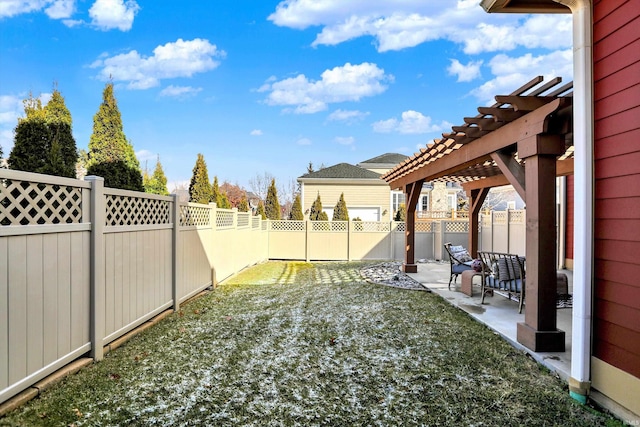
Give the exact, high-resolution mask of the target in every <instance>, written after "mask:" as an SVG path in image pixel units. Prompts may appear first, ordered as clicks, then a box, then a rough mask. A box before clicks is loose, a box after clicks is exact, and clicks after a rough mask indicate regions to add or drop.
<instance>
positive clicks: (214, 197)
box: [211, 176, 231, 209]
mask: <svg viewBox="0 0 640 427" xmlns="http://www.w3.org/2000/svg"><path fill="white" fill-rule="evenodd" d="M211 201H212V202H215V203H216V206H217V207H219V208H220V209H231V203H230V202H229V198H228V197H227V195H226V194H225V193H224V192H222V191H220V186H219V185H218V177H217V176H214V177H213V185H212V186H211Z"/></svg>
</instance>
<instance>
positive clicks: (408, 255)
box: [402, 179, 424, 273]
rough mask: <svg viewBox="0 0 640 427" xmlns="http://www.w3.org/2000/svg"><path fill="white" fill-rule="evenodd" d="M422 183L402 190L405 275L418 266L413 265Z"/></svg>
mask: <svg viewBox="0 0 640 427" xmlns="http://www.w3.org/2000/svg"><path fill="white" fill-rule="evenodd" d="M423 182H424V180H422V179H421V180H419V181H416V182H413V183H411V184H407V185H406V186H405V189H404V192H405V201H406V206H405V209H406V213H407V218H406V223H405V231H404V264H402V271H404V272H405V273H417V272H418V266H417V265H416V263H415V242H416V206H417V205H418V198H419V197H420V192H421V191H422V183H423Z"/></svg>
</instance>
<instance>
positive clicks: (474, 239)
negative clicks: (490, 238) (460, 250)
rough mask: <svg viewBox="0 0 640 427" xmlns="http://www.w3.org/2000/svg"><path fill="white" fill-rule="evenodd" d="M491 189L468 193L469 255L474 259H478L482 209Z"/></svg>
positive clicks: (475, 190) (474, 190)
mask: <svg viewBox="0 0 640 427" xmlns="http://www.w3.org/2000/svg"><path fill="white" fill-rule="evenodd" d="M489 190H490V188H480V189H473V190H469V191H467V197H469V246H468V249H469V253H470V254H471V256H472V257H474V258H477V257H478V222H479V220H480V208H482V204H483V203H484V199H486V198H487V194H489Z"/></svg>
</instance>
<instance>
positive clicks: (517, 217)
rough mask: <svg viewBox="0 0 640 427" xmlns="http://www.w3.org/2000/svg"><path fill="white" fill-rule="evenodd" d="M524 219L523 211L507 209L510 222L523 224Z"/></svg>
mask: <svg viewBox="0 0 640 427" xmlns="http://www.w3.org/2000/svg"><path fill="white" fill-rule="evenodd" d="M525 219H526V217H525V211H509V223H510V224H524V222H525Z"/></svg>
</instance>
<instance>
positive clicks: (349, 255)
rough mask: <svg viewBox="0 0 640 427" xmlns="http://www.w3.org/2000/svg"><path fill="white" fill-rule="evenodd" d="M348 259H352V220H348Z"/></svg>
mask: <svg viewBox="0 0 640 427" xmlns="http://www.w3.org/2000/svg"><path fill="white" fill-rule="evenodd" d="M347 261H351V221H347Z"/></svg>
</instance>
